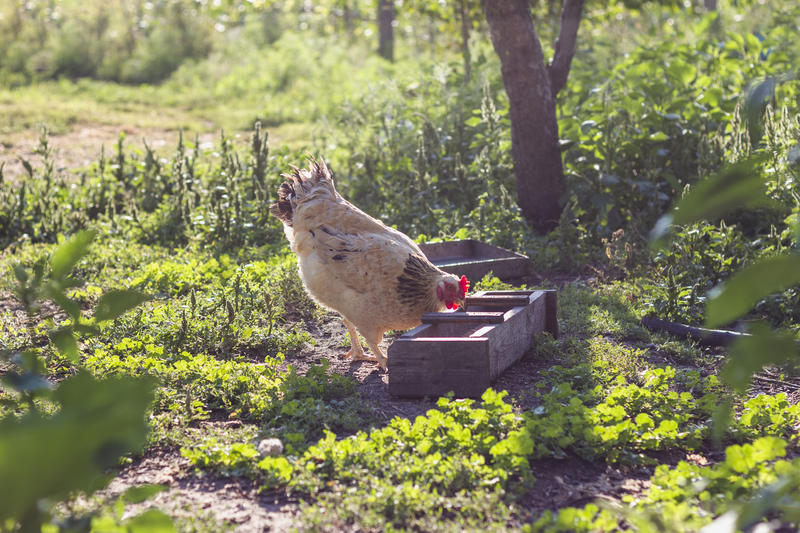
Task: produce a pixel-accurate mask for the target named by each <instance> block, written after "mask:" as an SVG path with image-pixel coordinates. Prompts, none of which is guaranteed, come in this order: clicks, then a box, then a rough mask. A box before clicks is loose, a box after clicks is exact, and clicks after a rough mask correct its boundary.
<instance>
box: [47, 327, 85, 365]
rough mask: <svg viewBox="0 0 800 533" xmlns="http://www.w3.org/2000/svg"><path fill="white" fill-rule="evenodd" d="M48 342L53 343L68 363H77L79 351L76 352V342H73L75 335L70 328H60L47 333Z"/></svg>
mask: <svg viewBox="0 0 800 533" xmlns="http://www.w3.org/2000/svg"><path fill="white" fill-rule="evenodd" d="M48 336H49V337H50V340H51V341H53V344H55V346H56V348H58V351H59V352H61V353H62V354H63V355H65V356H67V357H68V358H69V360H70V361H72V362H73V363H77V362H78V359H79V358H80V355H81V354H80V351H79V350H78V341H76V340H75V335H74V334H73V332H72V328H70V327H62V328H58V329H56V330H53V331H51V332H50V333H48Z"/></svg>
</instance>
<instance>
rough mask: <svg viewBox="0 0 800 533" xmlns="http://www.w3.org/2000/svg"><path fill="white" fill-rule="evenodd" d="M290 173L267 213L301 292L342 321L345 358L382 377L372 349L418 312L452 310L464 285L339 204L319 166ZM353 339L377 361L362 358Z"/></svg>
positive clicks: (382, 360) (413, 322)
mask: <svg viewBox="0 0 800 533" xmlns="http://www.w3.org/2000/svg"><path fill="white" fill-rule="evenodd" d="M292 169H293V171H292V172H291V173H290V174H284V177H285V178H288V181H286V182H284V183H283V184H281V186H280V188H279V190H278V201H277V203H275V204H273V205H271V206H270V212H271V213H272V214H273V215H274V216H276V217H277V218H279V219H280V220H281V221H282V222H283V225H284V228H283V229H284V231H285V233H286V237H287V238H288V239H289V243H290V244H291V247H292V251H293V252H294V253H295V254H296V255H297V258H298V265H299V270H300V277H301V278H302V280H303V283H304V285H305V287H306V290H307V291H308V293H309V294H310V295H311V297H312V298H313V299H314V300H315V301H317V302H318V303H319V304H320V305H322V306H324V307H326V308H329V309H332V310H334V311H337V312H338V313H340V314H341V315H342V318H343V319H344V324H345V326H346V327H347V331H348V332H349V334H350V343H351V345H352V348H351V350H350V351H349V352H348V353H347V354H346V355H345V357H352V358H353V359H354V360H370V361H377V362H378V363H379V364H380V365H381V367H382V368H383V369H384V370H386V369H387V365H386V356H385V355H384V354H383V352H381V350H380V348H379V347H378V344H379V343H380V341H381V339H382V338H383V335H384V333H385V332H386V331H388V330H390V329H398V330H399V329H408V328H412V327H415V326H417V325H419V324H420V320H421V317H422V314H423V313H427V312H435V311H443V310H444V309H457V308H458V306H459V304H463V302H464V298H465V297H466V294H467V291H468V290H469V281H467V278H466V277H465V276H461V278H460V279H459V278H458V277H457V276H455V275H453V274H448V273H447V272H443V271H442V270H439V269H438V268H436V267H435V266H434V265H433V264H432V263H431V262H430V261H429V260H428V259H427V258H426V257H425V254H423V253H422V251H421V250H420V249H419V246H417V245H416V244H415V243H414V241H412V240H411V239H410V238H408V236H406V235H405V234H403V233H401V232H399V231H397V230H395V229H392V228H389V227H387V226H386V225H384V224H383V223H382V222H381V221H379V220H376V219H374V218H373V217H371V216H369V215H367V214H366V213H364V212H363V211H361V210H360V209H358V208H357V207H355V206H354V205H352V204H351V203H350V202H348V201H346V200H345V199H344V198H342V197H341V196H340V195H339V193H338V192H337V191H336V188H335V187H334V184H333V173H332V172H331V170H330V169H329V168H328V166H327V165H326V164H325V162H324V161H322V162H317V161H311V162H310V163H309V166H308V168H307V169H302V170H301V169H298V168H296V167H292ZM358 333H361V335H362V336H363V337H364V340H365V341H366V343H367V346H368V347H369V349H370V350H371V351H372V353H373V354H374V355H375V357H369V356H366V355H365V354H364V350H363V349H362V347H361V343H360V342H359V338H358Z"/></svg>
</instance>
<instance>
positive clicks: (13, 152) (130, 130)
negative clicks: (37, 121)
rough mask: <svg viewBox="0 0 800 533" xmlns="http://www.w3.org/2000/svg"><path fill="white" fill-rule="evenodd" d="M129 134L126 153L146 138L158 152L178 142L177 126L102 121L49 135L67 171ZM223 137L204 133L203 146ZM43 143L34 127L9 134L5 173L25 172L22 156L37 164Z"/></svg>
mask: <svg viewBox="0 0 800 533" xmlns="http://www.w3.org/2000/svg"><path fill="white" fill-rule="evenodd" d="M123 133H124V134H125V146H126V153H127V152H128V151H129V150H130V149H141V150H143V149H144V144H143V142H142V140H143V139H146V140H147V144H148V145H149V146H150V148H152V149H154V150H155V151H157V152H165V151H166V152H168V151H169V150H172V149H174V148H175V147H176V146H177V144H178V136H179V134H180V132H179V131H177V130H165V129H142V128H137V127H133V126H110V125H101V124H88V123H87V124H77V125H75V126H74V127H73V128H71V129H70V130H69V131H67V132H65V133H61V134H56V133H51V134H49V135H48V139H49V142H50V145H51V146H52V147H53V156H54V157H53V159H54V161H55V163H56V171H58V172H64V171H66V170H68V169H75V168H83V167H86V166H87V165H89V164H91V163H92V162H93V161H96V160H97V159H98V158H99V157H100V153H101V150H102V149H103V147H105V153H106V156H110V155H111V154H113V153H114V150H115V149H116V145H117V141H118V140H119V137H120V134H123ZM218 139H219V133H218V132H217V133H210V132H209V133H202V134H200V136H199V141H200V146H201V147H203V146H207V147H209V148H210V147H212V146H213V145H214V143H215V142H216V141H217V140H218ZM184 141H185V142H191V143H192V144H193V143H194V141H195V136H194V134H191V136H187V137H186V138H185V139H184ZM38 145H39V136H38V134H32V133H31V132H30V131H26V132H25V133H21V134H15V135H8V136H5V137H4V138H1V139H0V164H3V163H5V165H4V166H3V175H4V176H5V178H7V179H14V178H16V177H17V176H19V175H22V174H24V173H25V167H24V166H23V164H22V160H23V159H24V160H26V161H29V162H30V163H31V164H32V165H34V167H35V166H36V164H38V163H39V162H40V161H41V156H39V155H38V154H36V152H35V150H36V148H37V146H38Z"/></svg>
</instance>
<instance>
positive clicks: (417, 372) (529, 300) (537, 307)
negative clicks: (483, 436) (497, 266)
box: [388, 290, 558, 397]
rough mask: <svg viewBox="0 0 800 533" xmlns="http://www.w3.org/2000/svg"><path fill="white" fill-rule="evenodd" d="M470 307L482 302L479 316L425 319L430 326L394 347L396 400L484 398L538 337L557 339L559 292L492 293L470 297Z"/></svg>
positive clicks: (442, 315)
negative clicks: (549, 335)
mask: <svg viewBox="0 0 800 533" xmlns="http://www.w3.org/2000/svg"><path fill="white" fill-rule="evenodd" d="M469 302H479V303H478V304H473V307H476V308H478V311H468V312H463V313H462V312H459V313H432V314H431V315H433V316H431V317H427V316H426V320H428V321H430V322H431V323H425V324H423V325H421V326H418V327H417V328H415V329H414V330H412V331H410V332H408V333H405V334H404V335H402V336H401V337H400V338H398V339H397V340H395V342H394V343H393V344H392V345H391V346H390V347H389V351H388V355H389V376H390V377H389V392H390V393H391V394H392V395H395V396H406V397H422V396H436V395H442V394H446V393H448V392H451V391H452V392H453V393H454V394H455V395H456V396H459V397H463V396H472V397H477V396H480V395H481V394H482V393H483V391H484V390H485V389H486V388H487V387H488V386H489V385H490V383H491V381H492V380H494V379H496V378H497V377H498V376H499V375H500V374H501V373H502V372H503V371H505V370H506V369H507V368H508V367H509V366H511V365H512V364H513V363H514V362H516V361H517V359H519V358H520V357H521V356H522V355H523V354H524V353H525V352H527V351H528V350H529V349H530V346H531V344H532V341H533V335H534V334H535V333H538V332H541V331H550V332H551V333H553V334H554V335H557V334H558V322H557V320H556V317H555V312H556V307H557V294H556V291H554V290H546V291H487V292H480V293H477V294H476V295H474V296H470V297H468V298H467V303H469ZM490 302H503V303H502V305H500V304H497V305H494V304H492V303H490ZM516 304H522V305H516ZM484 307H488V308H490V309H491V311H487V310H485V309H483V308H484ZM494 309H497V310H496V311H495V310H494ZM462 317H463V318H462ZM484 317H485V318H484ZM496 317H501V319H502V321H498V320H497V318H496ZM474 319H478V320H477V321H476V320H474ZM490 320H491V321H492V322H490ZM476 326H477V327H476Z"/></svg>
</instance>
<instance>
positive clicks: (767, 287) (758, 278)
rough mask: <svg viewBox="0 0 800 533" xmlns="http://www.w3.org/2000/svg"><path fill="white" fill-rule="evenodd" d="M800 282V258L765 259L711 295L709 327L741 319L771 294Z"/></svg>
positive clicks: (707, 309)
mask: <svg viewBox="0 0 800 533" xmlns="http://www.w3.org/2000/svg"><path fill="white" fill-rule="evenodd" d="M798 283H800V255H782V256H776V257H770V258H767V259H762V260H760V261H758V262H757V263H755V264H753V265H750V266H748V267H746V268H744V269H742V270H740V271H739V272H737V273H736V274H735V275H734V276H733V277H732V278H731V279H730V280H728V281H726V282H725V283H723V284H721V285H718V286H717V287H715V288H713V289H712V290H711V291H710V292H709V293H708V301H707V304H706V326H707V327H711V328H713V327H717V326H720V325H722V324H727V323H728V322H730V321H732V320H735V319H737V318H739V317H740V316H742V315H744V314H745V313H747V312H748V311H749V310H750V309H752V308H753V307H754V306H755V305H756V304H757V303H758V302H759V301H761V300H762V299H764V298H766V297H767V296H769V295H770V294H772V293H775V292H778V291H782V290H784V289H788V288H789V287H792V286H794V285H797V284H798Z"/></svg>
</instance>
